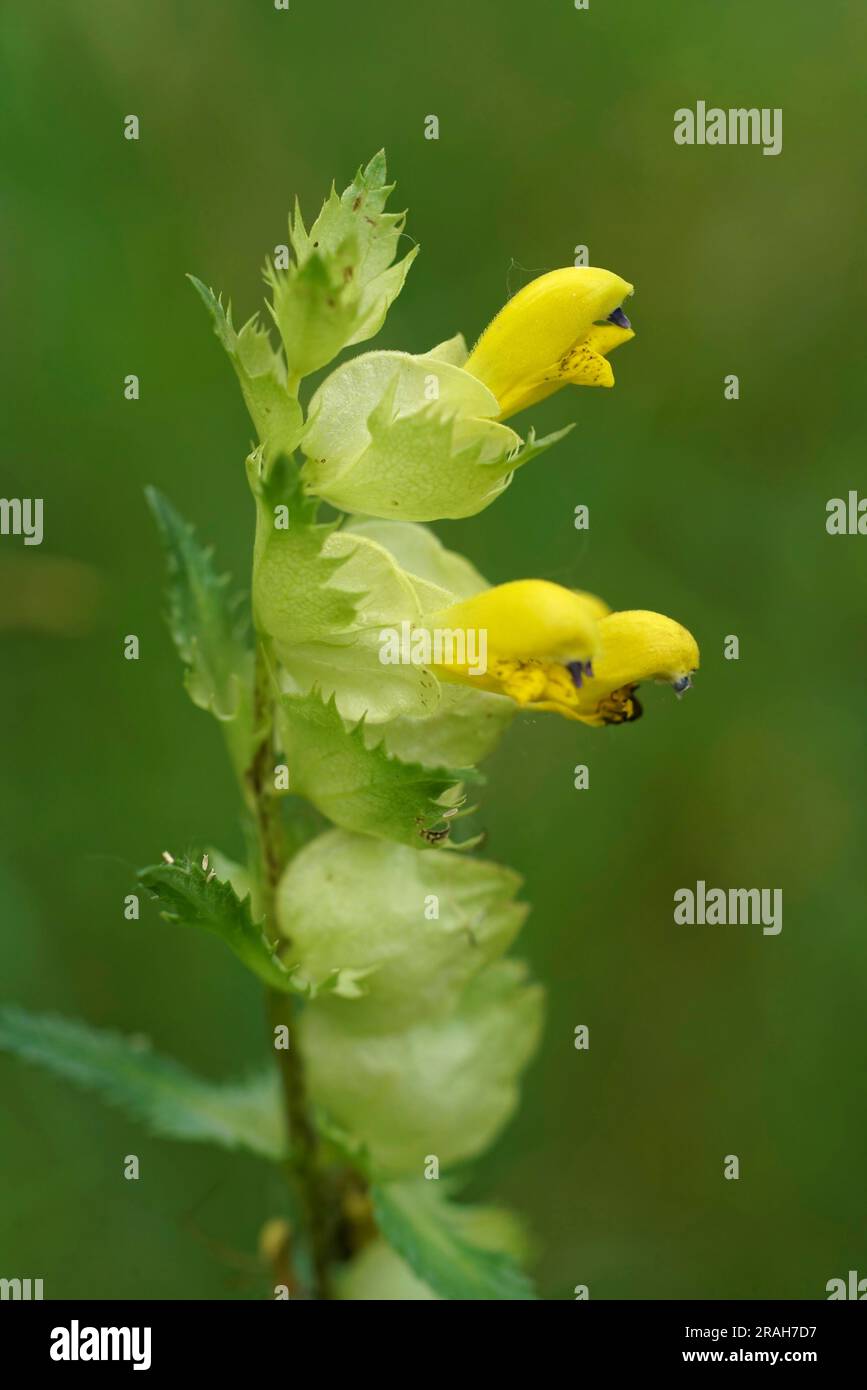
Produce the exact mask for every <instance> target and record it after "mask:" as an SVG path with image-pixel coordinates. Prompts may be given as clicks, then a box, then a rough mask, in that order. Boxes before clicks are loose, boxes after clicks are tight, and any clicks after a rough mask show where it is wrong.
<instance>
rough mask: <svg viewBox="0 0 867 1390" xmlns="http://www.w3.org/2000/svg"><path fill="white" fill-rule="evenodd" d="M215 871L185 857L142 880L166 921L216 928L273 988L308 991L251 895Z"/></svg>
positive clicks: (147, 872)
mask: <svg viewBox="0 0 867 1390" xmlns="http://www.w3.org/2000/svg"><path fill="white" fill-rule="evenodd" d="M203 862H204V863H207V860H205V861H203ZM213 872H214V871H213V870H211V869H206V868H203V867H202V866H201V865H199V864H197V863H195V862H193V861H192V860H190V859H186V858H184V859H178V860H176V861H175V862H174V863H171V864H154V865H152V866H151V867H150V868H147V869H142V870H140V872H139V874H138V881H139V883H140V884H141V885H142V887H143V888H145V889H146V890H147V891H148V892H149V893H150V894H151V896H152V897H153V898H154V899H155V900H156V901H157V902H158V903H159V906H160V916H161V917H163V918H164V919H165V921H167V922H179V923H181V925H183V926H186V927H202V928H203V929H204V930H205V931H209V932H213V934H214V935H215V936H218V937H219V938H220V940H221V941H224V942H225V944H226V945H227V946H228V948H229V950H230V951H232V952H233V953H234V954H235V955H236V956H237V957H238V959H239V960H240V961H241V962H242V964H243V965H245V966H246V967H247V969H248V970H252V972H253V974H254V975H258V976H259V979H260V980H263V981H264V983H265V984H266V985H270V986H271V988H272V989H279V990H283V991H284V993H299V994H301V993H306V992H307V991H305V990H303V989H302V988H301V987H300V986H296V985H295V983H294V981H293V978H292V971H290V970H287V968H286V966H285V965H284V964H283V962H282V961H281V960H280V957H279V956H278V955H277V953H276V951H275V949H274V947H273V946H272V945H271V944H270V943H269V941H268V940H267V938H266V936H265V929H264V923H263V922H262V921H255V920H254V918H253V912H252V907H251V900H250V895H249V894H248V895H247V897H245V898H244V899H243V900H242V899H241V898H239V897H238V895H237V893H236V892H235V890H234V888H233V887H232V885H231V883H229V882H228V881H224V880H221V879H219V878H217V877H212V874H213Z"/></svg>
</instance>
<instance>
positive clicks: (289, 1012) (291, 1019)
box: [246, 645, 331, 1298]
mask: <svg viewBox="0 0 867 1390" xmlns="http://www.w3.org/2000/svg"><path fill="white" fill-rule="evenodd" d="M254 721H255V722H254V728H255V729H256V730H257V742H256V749H255V752H254V755H253V760H252V762H251V764H250V767H249V769H248V771H247V777H246V794H247V800H248V804H249V808H250V811H251V814H252V816H253V821H254V824H255V829H256V841H257V847H258V856H259V874H258V878H259V894H260V909H261V911H262V914H263V915H264V918H265V923H266V927H267V928H268V931H269V935H271V936H272V937H275V936H276V932H275V931H274V927H273V923H274V908H275V900H276V893H277V885H278V883H279V881H280V876H281V874H282V872H283V869H284V867H285V865H286V846H285V837H284V833H283V822H282V819H281V815H280V804H279V802H278V800H277V798H276V797H275V795H274V787H273V773H274V731H273V730H274V720H273V698H272V694H271V683H270V676H269V673H268V667H267V662H266V660H265V655H264V652H263V651H262V649H261V646H260V645H257V648H256V683H255V708H254ZM268 1018H269V1023H270V1027H271V1037H272V1043H273V1039H274V1037H275V1033H274V1030H275V1029H276V1028H278V1027H280V1026H281V1025H282V1026H285V1027H286V1029H287V1033H288V1037H289V1046H288V1048H276V1047H275V1049H274V1056H275V1058H276V1060H277V1066H278V1069H279V1072H280V1085H281V1089H282V1094H283V1105H284V1110H285V1115H286V1124H287V1129H288V1132H289V1142H290V1144H291V1153H292V1156H291V1160H290V1163H289V1165H288V1166H289V1173H290V1177H291V1179H292V1181H293V1182H294V1185H295V1187H296V1189H297V1192H298V1195H299V1198H300V1202H301V1207H302V1211H303V1213H304V1221H305V1225H306V1227H307V1236H308V1240H309V1244H310V1257H311V1264H312V1271H313V1290H312V1291H313V1297H314V1298H329V1297H330V1288H329V1277H328V1265H329V1258H328V1257H329V1246H330V1225H331V1223H330V1218H329V1202H328V1194H327V1191H326V1187H325V1184H324V1182H323V1174H322V1171H321V1169H320V1167H319V1155H318V1136H317V1133H316V1126H315V1124H314V1122H313V1118H312V1115H311V1112H310V1105H309V1101H308V1097H307V1084H306V1080H305V1075H304V1059H303V1056H302V1053H301V1051H300V1049H299V1047H298V1034H299V1031H300V1030H299V1001H298V1000H297V999H293V998H292V997H291V996H289V995H287V994H283V993H281V992H280V991H279V990H274V989H269V990H268Z"/></svg>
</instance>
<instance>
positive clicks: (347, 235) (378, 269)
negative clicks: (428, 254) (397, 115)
mask: <svg viewBox="0 0 867 1390" xmlns="http://www.w3.org/2000/svg"><path fill="white" fill-rule="evenodd" d="M385 178H386V169H385V155H384V153H383V152H382V151H380V153H379V154H378V155H374V157H373V159H372V160H371V161H370V163H369V164H368V165H367V167H366V168H365V169H360V170H359V171H358V174H357V175H356V177H355V179H354V180H353V182H352V183H351V184H350V185H349V187H348V188H346V189H345V190H344V192H343V193H342V194H340V195H338V194H337V191H336V189H335V188H334V187H333V186H332V189H331V193H330V196H329V197H328V198H327V200H326V202H325V204H324V205H323V207H322V210H321V212H320V213H319V216H318V217H317V218H316V221H315V222H314V223H313V226H312V227H311V228H310V231H309V232H308V231H306V230H305V227H304V223H303V220H302V218H301V213H300V211H299V210H298V207H297V204H296V209H295V216H294V219H293V220H292V221H291V222H290V226H289V239H290V243H291V245H292V249H293V251H294V253H295V258H296V259H295V261H294V262H293V263H292V264H291V265H290V266H289V267H288V268H287V269H285V270H278V269H276V268H275V267H274V266H273V265H271V264H269V265H267V266H266V269H265V279H266V281H267V283H268V284H269V285H270V287H271V290H272V304H271V305H270V306H269V307H270V309H271V313H272V316H273V318H274V321H275V323H276V324H277V327H278V329H279V331H280V336H281V338H282V340H283V345H284V349H285V352H286V363H287V368H288V373H289V379H290V382H292V381H297V380H298V379H299V378H301V377H304V376H307V375H309V373H310V372H313V371H316V370H317V369H318V368H319V367H324V366H325V364H326V363H327V362H330V361H331V359H332V358H333V357H335V356H336V355H337V353H338V352H340V351H341V349H342V348H344V347H348V346H351V345H352V344H353V343H360V342H363V341H364V340H365V339H367V338H370V337H372V336H373V334H374V333H378V332H379V329H380V328H381V327H382V323H383V320H384V319H385V315H386V313H387V312H388V308H389V305H390V304H391V303H392V301H393V300H394V299H395V298H396V297H397V295H398V294H399V293H400V291H401V289H402V288H403V283H404V281H405V279H406V275H407V272H408V270H409V267H410V265H411V264H412V261H413V260H414V258H415V256H416V253H417V250H418V248H417V247H413V249H412V250H411V251H410V252H409V253H408V255H406V256H405V257H404V258H403V260H402V261H399V262H398V263H397V264H396V265H392V264H391V262H392V261H393V259H394V256H395V253H396V251H397V246H398V242H399V240H400V237H401V234H402V232H403V225H404V220H405V214H403V213H387V212H385V211H384V208H385V204H386V202H387V200H388V197H389V194H390V193H391V191H392V189H393V187H394V185H393V184H387V183H386V182H385Z"/></svg>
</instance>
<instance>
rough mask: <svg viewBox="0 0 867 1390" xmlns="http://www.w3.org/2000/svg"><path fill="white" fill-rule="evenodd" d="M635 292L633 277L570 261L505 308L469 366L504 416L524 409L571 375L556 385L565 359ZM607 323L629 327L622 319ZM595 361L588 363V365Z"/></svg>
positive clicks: (542, 277)
mask: <svg viewBox="0 0 867 1390" xmlns="http://www.w3.org/2000/svg"><path fill="white" fill-rule="evenodd" d="M631 293H632V286H631V285H630V284H629V282H628V281H626V280H623V279H621V277H620V276H619V275H614V274H613V273H612V272H611V271H609V270H601V269H599V268H597V267H595V266H568V267H566V268H564V269H562V270H552V271H551V272H550V273H549V274H547V275H541V276H539V277H538V279H536V280H532V281H531V282H530V284H529V285H525V287H524V288H523V289H522V290H520V291H519V292H518V294H516V295H515V296H514V298H513V299H510V300H509V302H508V304H506V305H505V307H504V308H503V309H502V310H501V311H500V313H499V314H498V315H497V317H496V318H495V319H494V320H493V322H492V323H491V324H490V325H489V327H488V328H487V329H486V330H485V332H484V333H483V334H482V336H481V338H480V339H479V341H478V342H477V343H476V346H475V347H474V348H473V351H472V352H471V353H470V356H469V357H468V359H467V361H466V364H465V370H466V371H468V372H470V373H472V375H473V376H476V377H478V379H479V380H480V381H483V382H484V383H485V385H486V386H487V387H488V389H489V390H490V391H492V392H493V394H494V395H495V396H496V398H497V400H498V402H499V405H500V418H501V419H502V418H504V417H505V416H507V415H511V414H514V413H515V412H516V411H518V410H523V409H524V408H525V406H528V405H532V404H533V403H534V402H535V401H537V400H541V399H543V397H544V396H546V395H550V393H551V391H552V390H556V387H557V386H558V385H564V384H565V382H566V381H567V380H569V379H570V378H569V377H568V376H565V377H564V376H562V375H561V376H560V379H557V380H554V384H553V385H552V380H553V379H554V378H555V377H557V374H558V373H557V369H558V368H559V366H560V364H561V363H562V362H563V359H564V358H565V357H566V356H567V355H568V354H569V353H570V352H571V351H572V349H574V348H575V347H576V346H577V345H578V344H579V343H581V342H582V341H583V340H585V339H586V335H587V334H588V333H589V332H590V330H591V328H592V327H593V325H594V324H596V323H597V322H599V321H600V320H601V321H604V320H605V319H607V318H608V316H609V314H610V313H611V312H612V311H613V310H614V309H616V308H617V307H618V306H619V305H620V303H621V302H622V301H623V300H624V299H625V298H626V297H627V296H628V295H630V294H631ZM605 327H606V328H609V327H610V328H611V329H614V330H615V331H616V332H618V333H620V334H624V333H628V332H629V330H627V329H623V328H618V326H617V325H616V324H610V325H605ZM618 341H621V342H622V341H625V339H624V338H623V337H621V338H619V339H618ZM615 345H616V344H615ZM588 346H589V344H588ZM592 350H593V348H592V347H591V351H592ZM590 366H591V364H588V363H585V370H587V371H588V372H589V371H590ZM603 375H604V372H603Z"/></svg>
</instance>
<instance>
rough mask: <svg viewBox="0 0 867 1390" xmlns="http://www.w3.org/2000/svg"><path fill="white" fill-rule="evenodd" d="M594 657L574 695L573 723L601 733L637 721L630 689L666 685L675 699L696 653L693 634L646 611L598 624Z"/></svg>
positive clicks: (685, 686) (693, 668)
mask: <svg viewBox="0 0 867 1390" xmlns="http://www.w3.org/2000/svg"><path fill="white" fill-rule="evenodd" d="M598 632H599V651H598V654H597V656H596V657H594V659H593V668H592V671H593V673H592V675H591V676H590V677H589V678H588V677H585V678H584V680H583V682H582V685H581V688H580V689H579V691H578V702H577V706H576V708H575V710H574V712H573V714H572V717H573V718H576V719H580V720H582V722H583V723H585V724H591V725H593V726H595V727H601V726H602V725H605V724H624V723H628V722H630V721H631V720H633V719H637V718H638V717H639V716H640V714H641V706H640V704H639V703H638V701H637V700H636V699H635V696H634V691H635V687H636V686H637V685H639V684H640V683H641V682H642V681H667V682H668V683H669V684H671V685H672V686H673V687H674V689H675V692H676V693H677V694H678V695H682V694H683V692H684V691H685V690H687V689H688V688H689V686H690V684H691V677H692V673H693V672H694V671H696V670H698V666H699V650H698V644H697V642H696V640H695V638H694V637H693V635H692V633H691V632H689V631H688V629H687V628H685V627H683V626H682V624H681V623H678V622H675V621H674V619H673V618H667V617H665V616H664V615H663V614H662V613H651V612H649V611H647V610H645V609H633V610H626V611H623V612H620V613H609V614H607V616H605V617H603V618H602V619H600V622H599V628H598Z"/></svg>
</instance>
